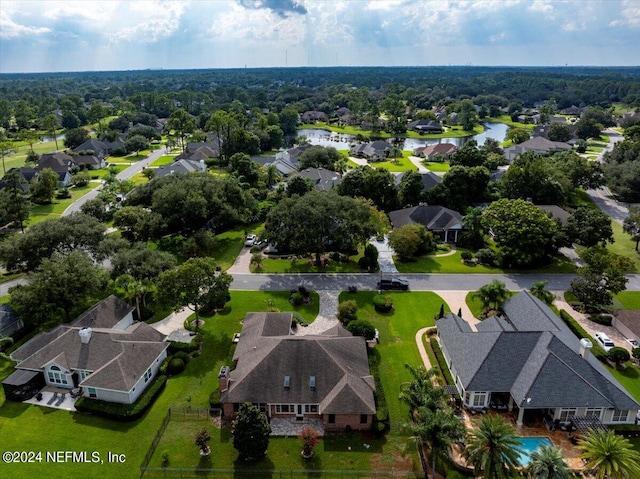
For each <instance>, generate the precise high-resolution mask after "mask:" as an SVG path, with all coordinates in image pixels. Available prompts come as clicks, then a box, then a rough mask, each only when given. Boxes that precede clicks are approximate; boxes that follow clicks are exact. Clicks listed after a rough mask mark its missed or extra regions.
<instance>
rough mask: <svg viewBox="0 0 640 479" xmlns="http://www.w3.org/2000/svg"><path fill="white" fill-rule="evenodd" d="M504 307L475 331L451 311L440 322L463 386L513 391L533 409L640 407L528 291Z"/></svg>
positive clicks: (442, 338) (466, 387) (441, 333)
mask: <svg viewBox="0 0 640 479" xmlns="http://www.w3.org/2000/svg"><path fill="white" fill-rule="evenodd" d="M503 310H504V313H505V314H504V316H502V317H498V316H494V317H491V318H488V319H486V320H485V321H484V322H483V323H481V324H479V325H478V328H477V329H478V331H477V332H473V331H471V330H470V328H469V327H468V326H467V327H464V326H463V325H462V322H463V320H462V319H460V318H458V317H457V316H455V315H453V314H448V315H447V316H445V317H444V318H442V319H440V320H438V322H437V326H438V334H439V336H440V338H441V341H442V343H443V345H444V348H445V349H446V351H447V352H448V354H449V356H450V358H451V360H452V362H453V366H454V368H455V369H456V371H457V373H458V376H459V377H460V380H461V381H462V385H463V386H464V388H465V389H468V390H472V391H492V392H510V393H511V395H512V396H513V398H514V400H515V401H516V403H517V404H518V405H520V406H526V407H530V408H546V407H587V406H588V407H605V408H615V409H621V410H632V409H638V408H639V407H640V405H638V403H637V402H636V401H635V400H634V399H633V398H632V397H631V396H630V395H629V393H628V392H627V391H626V390H625V389H624V388H623V387H622V386H621V385H620V384H619V383H618V382H617V381H616V380H615V379H614V378H613V376H611V374H610V373H609V372H608V371H607V370H606V369H605V368H604V366H603V365H602V364H600V362H599V361H598V360H597V359H596V358H595V357H594V356H593V355H590V354H589V355H588V356H587V357H586V358H583V357H582V356H580V354H579V341H578V339H577V338H576V337H575V336H574V335H573V333H571V331H570V330H569V329H568V328H567V327H566V326H565V324H564V323H562V321H561V320H560V319H559V318H557V316H555V314H553V312H552V311H551V310H550V309H549V308H548V307H547V306H546V305H545V304H544V303H542V302H541V301H540V300H538V299H537V298H535V297H534V296H532V295H531V294H530V293H529V292H522V293H519V294H517V295H515V296H513V297H511V298H510V299H509V300H507V301H506V302H505V303H504V305H503Z"/></svg>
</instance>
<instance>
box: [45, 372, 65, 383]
mask: <svg viewBox="0 0 640 479" xmlns="http://www.w3.org/2000/svg"><path fill="white" fill-rule="evenodd" d="M47 375H48V377H49V383H53V384H69V382H68V381H67V376H66V375H65V374H62V373H55V372H51V371H49V372H48V373H47Z"/></svg>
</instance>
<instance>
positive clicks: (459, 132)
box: [298, 122, 484, 138]
mask: <svg viewBox="0 0 640 479" xmlns="http://www.w3.org/2000/svg"><path fill="white" fill-rule="evenodd" d="M298 129H299V130H313V129H317V130H326V131H333V132H334V133H344V134H345V135H353V136H357V135H362V136H363V137H365V138H370V137H375V138H391V137H394V138H461V137H465V136H471V135H478V134H480V133H482V132H483V131H484V128H483V126H482V125H476V126H475V127H474V128H473V130H472V131H468V130H463V129H462V127H461V126H452V127H450V128H447V127H445V130H444V132H443V133H435V134H428V135H424V134H420V133H417V132H415V131H409V130H407V132H406V133H403V134H400V135H398V134H391V133H387V132H386V131H380V132H374V131H370V130H363V129H362V128H360V127H357V126H337V125H328V124H327V123H324V122H318V123H307V124H303V125H300V126H298Z"/></svg>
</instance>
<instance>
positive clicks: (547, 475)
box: [527, 445, 571, 479]
mask: <svg viewBox="0 0 640 479" xmlns="http://www.w3.org/2000/svg"><path fill="white" fill-rule="evenodd" d="M527 472H528V473H529V477H530V478H531V479H568V478H569V477H570V476H571V473H570V471H569V466H568V465H567V463H566V462H564V459H563V458H562V451H561V450H560V449H559V448H556V447H553V446H550V445H547V446H542V447H540V448H539V449H536V450H535V451H533V452H532V453H531V456H530V462H529V467H528V468H527Z"/></svg>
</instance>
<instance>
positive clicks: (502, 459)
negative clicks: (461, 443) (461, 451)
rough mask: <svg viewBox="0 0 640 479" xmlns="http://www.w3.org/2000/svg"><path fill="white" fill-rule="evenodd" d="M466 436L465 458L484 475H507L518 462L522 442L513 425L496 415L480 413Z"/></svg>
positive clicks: (496, 478) (498, 478)
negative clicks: (477, 421)
mask: <svg viewBox="0 0 640 479" xmlns="http://www.w3.org/2000/svg"><path fill="white" fill-rule="evenodd" d="M476 426H477V427H476V428H475V429H472V430H471V431H470V432H469V434H468V437H467V448H466V454H467V459H468V460H469V462H470V463H471V464H473V467H474V471H475V474H476V475H477V476H479V475H481V476H482V477H483V479H510V478H511V477H512V476H513V474H515V473H516V468H517V467H518V466H519V465H520V463H519V455H520V452H521V451H520V445H521V442H520V441H519V440H518V438H517V436H516V432H515V430H514V429H513V427H512V426H511V425H509V424H507V423H506V422H504V420H503V419H502V418H501V417H500V416H495V415H487V416H483V417H482V419H481V420H480V422H479V423H477V425H476Z"/></svg>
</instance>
